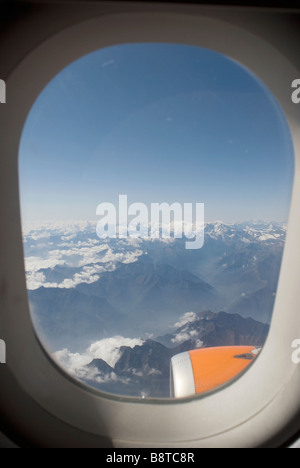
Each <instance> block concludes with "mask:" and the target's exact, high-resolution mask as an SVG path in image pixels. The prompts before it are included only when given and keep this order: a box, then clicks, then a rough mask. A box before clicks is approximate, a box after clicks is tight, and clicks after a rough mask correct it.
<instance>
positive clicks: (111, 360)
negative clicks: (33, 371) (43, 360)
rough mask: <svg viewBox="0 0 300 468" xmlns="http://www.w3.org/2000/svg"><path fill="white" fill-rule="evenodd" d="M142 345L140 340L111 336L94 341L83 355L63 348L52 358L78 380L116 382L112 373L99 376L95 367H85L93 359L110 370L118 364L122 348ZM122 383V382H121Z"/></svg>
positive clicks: (115, 377)
mask: <svg viewBox="0 0 300 468" xmlns="http://www.w3.org/2000/svg"><path fill="white" fill-rule="evenodd" d="M143 343H144V341H143V340H141V339H140V338H124V337H123V336H113V337H111V338H104V339H103V340H99V341H95V342H94V343H92V344H91V345H90V346H89V347H88V348H87V349H86V350H85V351H84V352H83V353H72V352H70V351H69V350H68V349H66V348H64V349H61V350H59V351H56V352H55V353H53V358H54V359H55V361H57V362H58V364H60V365H61V367H62V368H63V369H64V370H66V371H67V372H68V373H70V374H71V375H73V376H74V377H76V378H78V379H89V380H95V381H97V382H108V381H113V380H117V376H116V374H115V373H114V372H111V373H109V374H108V375H103V374H100V373H99V371H98V370H97V369H96V368H95V367H87V365H88V364H89V363H90V362H92V361H93V359H103V360H104V361H105V362H106V363H107V364H108V365H110V366H111V367H112V368H113V367H114V366H115V364H116V363H117V362H118V360H119V359H120V357H121V354H122V352H121V351H120V348H121V347H122V346H129V347H130V348H133V347H134V346H141V345H142V344H143ZM122 381H124V380H122Z"/></svg>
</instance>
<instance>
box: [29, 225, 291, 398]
mask: <svg viewBox="0 0 300 468" xmlns="http://www.w3.org/2000/svg"><path fill="white" fill-rule="evenodd" d="M63 229H64V230H63V231H62V229H61V227H60V226H56V227H52V228H51V229H50V228H49V226H47V227H46V229H39V230H31V231H29V232H28V233H25V234H24V248H25V256H26V258H25V264H26V274H27V286H28V295H29V301H30V306H31V311H32V316H33V319H34V323H35V327H36V329H37V331H38V333H39V335H40V336H41V338H42V340H43V341H44V343H45V344H46V346H47V347H48V349H49V351H51V352H55V356H56V358H57V359H58V360H59V362H61V363H62V365H63V366H64V367H65V368H67V369H69V370H70V372H71V373H73V375H76V377H79V378H80V376H81V378H82V379H83V380H85V381H86V382H88V383H90V384H93V385H96V386H100V388H102V389H103V388H104V387H105V388H106V389H107V391H114V389H117V388H119V389H120V385H121V387H124V388H123V390H122V391H123V393H124V394H132V392H136V391H137V388H138V389H139V394H141V392H143V390H141V389H142V388H144V387H145V390H144V393H145V394H147V395H148V394H149V391H150V390H149V388H150V389H151V391H150V394H151V395H156V396H159V395H163V396H165V395H166V392H167V387H168V385H169V384H168V383H167V382H168V379H169V374H168V372H169V371H168V369H169V361H170V356H172V355H173V354H174V353H176V352H178V351H180V350H186V349H192V348H193V347H203V346H217V345H225V344H252V345H259V346H261V345H262V344H263V342H264V340H265V338H266V336H267V331H268V324H269V323H270V320H271V316H272V310H273V305H274V300H275V296H276V289H277V282H278V276H279V271H280V264H281V258H282V253H283V247H284V240H285V234H286V227H285V226H284V225H282V224H279V223H243V224H234V225H227V224H224V223H220V222H216V223H211V224H207V225H206V226H205V240H204V246H203V247H202V248H201V249H199V250H187V249H185V242H184V239H155V240H153V239H152V240H151V239H148V240H147V239H131V238H129V239H106V240H100V239H98V238H97V236H96V234H95V231H94V226H92V225H89V224H86V225H85V226H82V225H78V226H77V228H75V227H74V226H73V225H70V226H69V228H68V229H66V227H65V226H64V228H63ZM109 340H110V341H109ZM93 345H94V347H93ZM104 345H105V346H106V351H104V352H103V349H104ZM91 350H92V351H91ZM107 350H110V352H111V353H110V354H111V356H114V359H113V360H112V361H111V359H110V357H109V355H108V354H107ZM150 356H151V358H150ZM155 356H156V357H155ZM146 382H148V384H147V385H148V387H147V385H146ZM118 385H119V387H118ZM105 388H104V389H105ZM146 388H148V391H146Z"/></svg>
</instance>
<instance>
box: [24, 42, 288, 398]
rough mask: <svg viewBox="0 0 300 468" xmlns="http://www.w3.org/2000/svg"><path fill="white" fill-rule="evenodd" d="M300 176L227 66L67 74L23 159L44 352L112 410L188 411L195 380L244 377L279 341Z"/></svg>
mask: <svg viewBox="0 0 300 468" xmlns="http://www.w3.org/2000/svg"><path fill="white" fill-rule="evenodd" d="M293 171H294V156H293V146H292V141H291V136H290V132H289V128H288V125H287V122H286V119H285V117H284V115H283V112H282V111H281V109H280V107H279V105H278V103H277V101H276V100H275V98H274V97H273V96H272V95H271V93H270V92H269V90H268V89H267V88H266V87H265V86H264V84H263V83H261V82H260V81H259V80H258V79H257V77H255V76H254V75H253V74H252V73H251V72H250V71H249V70H247V69H246V68H244V67H243V66H241V65H240V64H238V63H237V62H235V61H233V60H231V59H229V58H228V57H225V56H223V55H221V54H219V53H217V52H214V51H210V50H207V49H203V48H199V47H191V46H183V45H175V44H151V43H149V44H124V45H117V46H113V47H108V48H106V49H102V50H99V51H96V52H93V53H91V54H88V55H87V56H84V57H82V58H80V59H78V60H77V61H75V62H74V63H72V64H71V65H69V66H68V67H66V68H65V69H63V70H62V71H61V72H60V73H59V74H58V75H57V76H56V77H55V78H54V79H53V80H52V81H51V82H49V84H48V85H47V87H46V88H45V89H44V90H43V92H42V93H41V94H40V96H39V97H38V99H37V100H36V102H35V103H34V105H33V107H32V109H31V111H30V113H29V115H28V118H27V121H26V124H25V126H24V129H23V135H22V140H21V144H20V152H19V177H20V194H21V207H22V224H23V239H24V252H25V267H26V280H27V289H28V297H29V303H30V309H31V314H32V320H33V323H34V326H35V328H36V331H37V333H38V336H39V337H40V340H41V342H42V343H43V345H44V347H45V348H46V349H47V351H48V352H49V353H50V354H51V355H52V357H53V359H55V360H56V361H57V362H58V363H59V364H60V365H61V366H62V367H63V368H64V369H65V370H66V371H67V372H69V373H70V374H71V375H73V376H74V377H76V378H77V379H80V380H82V381H84V382H85V383H87V384H88V385H91V386H93V387H96V388H98V389H100V390H102V391H105V392H109V393H114V394H122V395H128V396H139V397H142V398H147V397H161V398H168V397H169V396H185V395H186V394H187V393H180V391H181V390H180V391H179V393H176V388H177V383H178V382H177V381H176V382H175V383H174V379H175V380H176V379H179V380H180V385H181V383H182V382H181V381H182V379H183V380H184V379H187V380H186V382H187V384H186V385H184V388H185V390H184V391H185V392H192V393H193V389H192V390H186V389H187V388H190V386H189V383H188V382H189V379H192V387H193V385H194V383H195V379H200V381H203V379H205V378H208V379H209V381H210V382H211V385H210V386H209V388H214V387H215V386H218V385H221V384H222V383H224V382H225V381H227V380H229V379H231V378H233V377H234V376H235V375H237V374H238V373H239V372H241V371H242V370H244V369H245V368H246V367H247V366H248V365H249V364H252V363H253V362H254V361H255V359H256V356H257V354H258V349H259V348H261V347H262V346H263V344H264V342H265V339H266V336H267V334H268V330H269V324H270V321H271V317H272V311H273V305H274V301H275V297H276V290H277V283H278V276H279V271H280V265H281V259H282V254H283V248H284V241H285V235H286V226H287V219H288V211H289V203H290V196H291V188H292V179H293ZM221 347H222V348H221ZM232 347H237V348H232ZM207 348H215V349H211V350H210V351H209V353H208V352H207ZM197 350H198V351H197ZM200 351H201V352H200ZM202 351H205V353H204V352H202ZM181 353H184V354H181ZM178 355H180V356H179V357H178ZM173 356H175V358H173ZM183 362H184V363H186V362H187V364H184V370H183V371H182V369H181V367H182V363H183ZM178 363H179V364H178ZM205 363H206V364H207V363H210V364H209V369H210V375H209V376H208V377H207V376H205V375H204V374H203V372H202V368H203V366H205ZM178 366H179V367H178ZM224 368H225V370H226V372H225V373H224V372H223V371H224ZM170 369H171V371H170ZM227 371H228V372H227ZM222 372H223V373H222ZM193 379H194V380H193ZM200 383H201V382H200ZM175 387H176V388H175ZM194 387H195V388H194V390H195V393H201V392H202V391H206V390H208V389H209V388H208V387H205V386H204V387H203V386H202V384H201V385H200V384H199V385H198V383H197V385H196V384H195V386H194ZM196 387H197V388H198V390H199V391H196ZM201 389H203V390H201Z"/></svg>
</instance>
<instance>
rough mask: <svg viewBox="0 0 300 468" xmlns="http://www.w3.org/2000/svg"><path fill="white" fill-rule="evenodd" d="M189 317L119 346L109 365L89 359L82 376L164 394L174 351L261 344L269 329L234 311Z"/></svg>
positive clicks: (109, 387) (112, 388) (122, 390)
mask: <svg viewBox="0 0 300 468" xmlns="http://www.w3.org/2000/svg"><path fill="white" fill-rule="evenodd" d="M189 318H190V319H191V317H189ZM192 318H193V320H192V321H188V322H185V323H182V324H178V325H179V326H178V327H177V328H175V329H174V330H173V331H172V333H170V334H166V335H164V336H161V337H157V338H156V339H155V340H153V339H148V340H146V341H145V342H144V343H143V344H142V345H138V346H134V347H133V348H131V347H129V346H123V347H121V348H120V353H121V355H120V358H119V359H118V361H117V362H116V364H115V365H114V366H113V367H112V366H109V365H108V364H107V363H106V362H105V361H104V360H103V359H93V360H92V361H91V362H90V363H89V364H88V366H87V367H88V368H89V369H90V370H93V379H90V380H89V379H82V380H83V381H84V382H85V383H87V384H88V385H91V386H93V387H96V388H98V389H100V390H102V391H105V392H109V393H114V394H119V395H120V394H121V395H127V396H139V397H160V398H168V397H169V396H170V360H171V357H172V356H174V355H175V354H178V353H181V352H183V351H188V350H191V349H195V348H205V347H211V346H220V345H223V346H230V345H253V346H257V347H261V346H262V345H263V344H264V342H265V339H266V337H267V334H268V331H269V326H268V325H266V324H262V323H260V322H257V321H255V320H253V319H250V318H248V319H245V318H243V317H241V316H239V315H237V314H227V313H225V312H219V313H213V312H210V311H207V312H202V313H199V314H194V316H193V317H192ZM178 337H181V342H180V344H177V342H178V340H177V339H176V338H178ZM174 344H175V346H174Z"/></svg>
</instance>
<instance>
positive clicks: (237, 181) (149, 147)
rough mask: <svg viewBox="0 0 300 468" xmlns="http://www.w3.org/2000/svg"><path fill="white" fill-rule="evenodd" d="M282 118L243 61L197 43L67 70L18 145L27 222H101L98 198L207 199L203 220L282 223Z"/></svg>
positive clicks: (289, 169)
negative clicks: (201, 46) (199, 45)
mask: <svg viewBox="0 0 300 468" xmlns="http://www.w3.org/2000/svg"><path fill="white" fill-rule="evenodd" d="M293 170H294V168H293V148H292V142H291V138H290V134H289V130H288V126H287V123H286V121H285V118H284V117H283V114H282V112H281V110H280V108H279V106H278V104H277V103H276V101H275V100H274V99H273V97H272V96H271V94H270V93H269V92H268V91H267V89H266V88H265V87H264V85H263V84H262V83H260V82H259V81H258V80H257V79H256V78H255V77H254V75H253V74H252V73H250V72H248V71H247V70H246V69H245V68H243V67H242V66H241V65H239V64H237V63H236V62H234V61H232V60H230V59H228V58H226V57H224V56H222V55H220V54H218V53H216V52H212V51H208V50H206V49H202V48H198V47H190V46H182V45H173V44H127V45H120V46H113V47H108V48H106V49H103V50H99V51H95V52H93V53H91V54H88V55H87V56H85V57H82V58H81V59H79V60H77V61H76V62H74V63H72V64H71V65H69V66H68V67H66V68H65V69H64V70H62V71H61V73H59V74H58V75H57V76H56V77H55V78H54V79H53V80H52V81H51V82H50V83H49V84H48V85H47V87H46V88H45V89H44V90H43V92H42V93H41V94H40V96H39V97H38V99H37V100H36V102H35V103H34V105H33V107H32V109H31V111H30V113H29V116H28V118H27V121H26V124H25V127H24V130H23V135H22V139H21V143H20V152H19V179H20V195H21V207H22V217H23V220H24V221H43V220H50V219H53V220H56V219H59V220H64V219H75V220H78V219H82V220H93V219H94V220H95V221H97V217H96V207H97V205H98V204H99V203H102V202H112V203H115V204H117V201H118V196H119V194H127V195H128V202H129V203H132V202H143V203H146V204H149V203H151V202H168V203H171V202H175V201H176V202H181V203H184V202H192V203H196V202H198V203H204V204H205V219H206V220H207V221H214V220H216V219H218V220H222V221H224V222H239V221H244V220H251V219H264V220H267V221H269V220H277V221H287V218H288V207H289V200H290V192H291V186H292V178H293Z"/></svg>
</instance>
